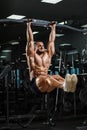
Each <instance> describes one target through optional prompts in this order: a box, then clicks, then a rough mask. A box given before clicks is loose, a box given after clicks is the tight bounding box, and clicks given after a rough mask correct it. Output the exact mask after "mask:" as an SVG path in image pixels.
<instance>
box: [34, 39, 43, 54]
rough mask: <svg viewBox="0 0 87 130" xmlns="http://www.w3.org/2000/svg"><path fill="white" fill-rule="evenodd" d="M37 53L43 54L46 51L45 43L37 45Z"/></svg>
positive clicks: (37, 43)
mask: <svg viewBox="0 0 87 130" xmlns="http://www.w3.org/2000/svg"><path fill="white" fill-rule="evenodd" d="M35 51H36V52H37V53H43V52H44V51H45V48H44V43H43V42H40V41H38V42H36V44H35Z"/></svg>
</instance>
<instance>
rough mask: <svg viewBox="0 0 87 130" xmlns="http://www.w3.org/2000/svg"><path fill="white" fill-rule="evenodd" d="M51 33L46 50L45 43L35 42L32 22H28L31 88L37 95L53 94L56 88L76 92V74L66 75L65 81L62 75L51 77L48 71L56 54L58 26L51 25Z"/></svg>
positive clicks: (27, 48) (28, 62)
mask: <svg viewBox="0 0 87 130" xmlns="http://www.w3.org/2000/svg"><path fill="white" fill-rule="evenodd" d="M49 27H50V28H51V32H50V35H49V41H48V44H47V50H46V49H45V48H44V43H43V42H41V41H37V42H34V37H33V33H32V29H31V22H27V30H26V34H27V45H26V57H27V64H28V67H29V74H30V81H31V83H30V87H31V88H32V89H33V91H35V92H36V93H41V92H42V93H43V92H48V93H49V92H51V91H53V90H54V89H55V88H57V87H58V88H61V89H63V90H64V91H67V92H74V91H75V89H76V84H77V77H76V75H75V74H73V75H70V74H68V75H66V77H65V79H64V78H62V77H61V76H60V75H49V74H48V69H49V66H50V63H51V58H52V56H53V54H54V53H55V45H54V42H55V33H56V24H50V25H49Z"/></svg>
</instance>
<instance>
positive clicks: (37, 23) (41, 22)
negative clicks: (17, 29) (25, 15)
mask: <svg viewBox="0 0 87 130" xmlns="http://www.w3.org/2000/svg"><path fill="white" fill-rule="evenodd" d="M26 22H28V19H0V23H3V24H8V23H26ZM51 23H52V22H51V21H46V20H40V19H31V24H32V25H33V26H42V27H49V24H51ZM54 23H56V26H57V27H58V28H67V29H71V30H74V31H78V32H82V33H84V32H87V29H78V28H75V27H72V26H69V25H66V24H64V25H63V24H59V23H58V22H57V21H54Z"/></svg>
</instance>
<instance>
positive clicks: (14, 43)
mask: <svg viewBox="0 0 87 130" xmlns="http://www.w3.org/2000/svg"><path fill="white" fill-rule="evenodd" d="M10 44H11V45H17V44H19V42H16V41H15V42H11V43H10Z"/></svg>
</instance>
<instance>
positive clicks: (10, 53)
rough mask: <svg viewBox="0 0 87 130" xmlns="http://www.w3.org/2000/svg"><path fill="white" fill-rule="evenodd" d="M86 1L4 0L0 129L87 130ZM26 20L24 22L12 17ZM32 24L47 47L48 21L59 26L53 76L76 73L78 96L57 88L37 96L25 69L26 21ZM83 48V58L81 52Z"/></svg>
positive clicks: (1, 5)
mask: <svg viewBox="0 0 87 130" xmlns="http://www.w3.org/2000/svg"><path fill="white" fill-rule="evenodd" d="M86 14H87V0H61V1H60V2H59V3H56V4H52V3H48V2H47V3H45V2H43V0H42V1H41V0H3V1H0V129H1V130H3V129H8V130H10V129H14V130H18V129H20V130H45V129H47V130H87V16H86ZM11 15H15V16H16V17H17V16H18V15H19V16H24V17H23V18H22V19H16V18H8V17H9V16H11ZM27 19H31V20H32V21H34V23H33V24H32V30H33V32H34V38H35V41H43V42H44V43H45V47H46V46H47V41H48V36H49V33H50V29H49V26H48V23H49V22H51V21H55V22H56V23H57V29H56V40H55V54H54V56H53V57H52V62H51V64H50V68H49V71H48V73H49V75H52V74H60V75H62V76H63V77H64V76H65V75H66V73H70V74H72V73H75V74H76V75H77V77H78V83H77V87H76V91H75V93H67V92H64V91H63V90H61V89H55V90H53V91H52V92H51V93H45V94H39V95H37V94H34V93H33V92H32V91H31V89H30V87H29V86H30V77H29V69H28V66H27V60H26V54H25V47H26V42H27V39H26V22H27ZM84 49H85V56H84V55H83V50H84Z"/></svg>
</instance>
